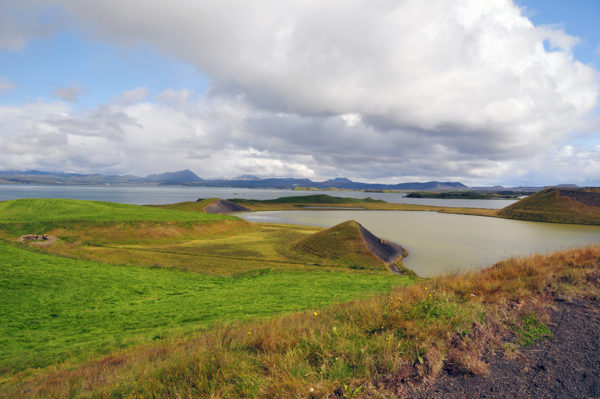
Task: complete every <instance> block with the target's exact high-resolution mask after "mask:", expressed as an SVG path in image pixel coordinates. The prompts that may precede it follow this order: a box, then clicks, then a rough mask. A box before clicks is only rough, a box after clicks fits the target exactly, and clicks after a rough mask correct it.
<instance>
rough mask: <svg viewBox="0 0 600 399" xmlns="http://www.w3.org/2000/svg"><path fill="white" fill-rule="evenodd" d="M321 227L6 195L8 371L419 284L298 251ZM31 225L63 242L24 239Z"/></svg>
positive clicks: (4, 356) (1, 265)
mask: <svg viewBox="0 0 600 399" xmlns="http://www.w3.org/2000/svg"><path fill="white" fill-rule="evenodd" d="M317 231H318V229H315V228H310V227H301V226H285V225H267V224H265V225H260V224H258V225H255V224H250V223H248V222H245V221H243V220H240V219H237V218H234V217H230V216H219V215H209V214H204V213H198V212H189V211H178V210H165V209H157V208H151V207H143V206H133V205H132V206H129V205H119V204H110V203H102V202H92V201H75V200H17V201H7V202H2V203H0V237H2V238H3V239H4V241H0V275H1V276H2V278H1V280H0V297H1V298H2V305H3V306H2V307H1V308H0V337H1V338H0V371H1V373H2V375H4V377H6V376H10V374H11V373H13V372H14V371H15V370H20V369H24V370H26V369H29V370H30V369H31V368H35V367H46V366H48V365H52V364H58V363H60V362H63V361H66V362H71V363H72V362H78V361H81V360H82V359H86V358H88V357H90V356H92V357H93V356H98V355H100V354H106V353H109V352H111V351H114V350H119V349H121V348H125V347H130V346H132V345H138V344H142V343H147V342H152V341H153V340H161V339H163V338H164V337H172V336H181V335H182V334H187V333H190V332H193V331H197V330H199V329H203V328H207V327H210V326H212V325H214V324H215V323H219V324H220V325H223V324H224V323H231V322H234V321H240V320H249V319H256V318H263V317H267V316H271V315H275V314H280V313H287V312H292V311H298V310H303V309H317V308H321V307H324V306H327V305H330V304H332V303H338V302H343V301H347V300H349V299H353V298H358V297H361V296H364V295H372V294H374V293H379V292H382V291H386V290H389V289H390V288H391V287H392V286H395V285H402V284H408V283H411V282H413V281H415V279H413V278H410V277H398V276H393V275H391V274H390V273H389V272H386V271H385V270H382V271H381V272H365V271H360V270H352V269H349V268H348V267H347V266H348V265H346V264H345V263H343V262H340V261H339V260H336V259H322V260H319V259H315V258H314V257H311V256H307V255H305V254H303V253H301V252H299V251H294V250H293V249H292V243H294V242H295V241H297V240H298V239H301V238H303V237H306V236H308V235H311V234H314V233H315V232H317ZM24 233H46V234H50V235H51V236H55V237H57V240H56V241H54V242H52V244H51V245H43V246H42V245H37V243H29V242H21V243H20V242H17V238H18V236H19V234H24ZM59 255H60V256H59Z"/></svg>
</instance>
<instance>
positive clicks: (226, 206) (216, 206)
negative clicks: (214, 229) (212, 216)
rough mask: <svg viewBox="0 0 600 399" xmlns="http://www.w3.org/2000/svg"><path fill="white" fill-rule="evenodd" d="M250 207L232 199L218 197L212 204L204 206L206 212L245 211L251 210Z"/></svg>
mask: <svg viewBox="0 0 600 399" xmlns="http://www.w3.org/2000/svg"><path fill="white" fill-rule="evenodd" d="M249 210H250V209H249V208H246V207H245V206H242V205H239V204H235V203H233V202H230V201H226V200H222V199H218V200H216V201H215V202H213V203H212V204H210V205H207V206H206V207H205V208H204V212H206V213H232V212H244V211H249Z"/></svg>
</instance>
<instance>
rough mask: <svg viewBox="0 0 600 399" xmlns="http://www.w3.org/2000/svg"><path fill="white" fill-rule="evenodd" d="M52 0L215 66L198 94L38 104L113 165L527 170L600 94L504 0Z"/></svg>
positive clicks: (367, 171)
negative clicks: (68, 106) (84, 107)
mask: <svg viewBox="0 0 600 399" xmlns="http://www.w3.org/2000/svg"><path fill="white" fill-rule="evenodd" d="M55 4H59V5H61V6H62V7H64V8H65V9H66V10H67V11H68V12H69V13H70V14H71V15H72V16H73V18H75V19H76V20H77V21H78V23H79V25H80V28H81V29H89V31H90V32H91V33H92V34H94V35H96V37H99V38H102V39H103V40H110V41H112V42H114V43H118V44H120V45H124V46H135V45H137V44H150V45H152V46H154V47H155V48H157V49H158V50H159V51H160V52H162V53H165V54H170V55H172V56H175V57H177V58H179V59H181V60H184V61H186V62H188V63H190V64H192V65H195V66H196V67H197V68H198V70H200V71H201V72H202V73H203V74H206V75H208V76H209V77H210V79H211V85H210V89H209V91H208V93H207V94H206V95H196V94H194V93H193V92H191V91H189V90H186V89H182V90H167V91H165V92H164V93H161V94H159V95H157V96H156V97H155V98H154V99H149V98H148V93H147V90H146V89H145V88H143V87H142V88H137V89H134V90H132V91H130V92H127V93H124V94H123V95H122V97H121V98H120V99H118V100H115V101H113V102H112V103H110V104H104V105H101V106H99V107H98V108H97V109H94V110H88V111H87V112H86V113H77V112H74V111H73V110H69V112H67V114H68V116H67V117H65V118H58V117H55V116H54V117H52V116H50V115H48V116H47V119H46V121H45V123H46V124H47V126H49V128H51V130H52V132H54V133H55V134H58V135H60V134H63V135H66V137H67V139H68V141H69V143H70V144H69V145H70V147H69V150H70V151H73V153H77V151H78V150H77V148H82V149H83V148H87V149H88V151H92V152H95V151H99V150H100V149H102V150H103V151H105V152H106V153H107V154H112V155H111V156H110V159H111V160H113V161H114V166H113V168H114V169H119V170H122V171H124V172H136V173H149V172H155V171H162V170H165V169H175V168H183V167H189V168H190V169H193V170H195V171H197V172H198V173H199V174H200V175H202V176H206V177H210V176H217V175H239V174H257V175H273V174H275V175H279V174H293V175H296V176H301V175H304V176H313V177H332V176H340V175H345V176H348V177H351V178H359V179H374V180H380V181H381V180H388V181H390V180H392V181H393V180H405V179H419V180H425V179H431V178H439V179H442V178H443V179H454V178H456V179H457V180H463V181H466V182H475V183H477V182H498V181H500V182H502V180H503V179H505V180H506V179H512V180H515V179H521V180H522V181H526V180H527V179H528V178H529V177H528V176H530V175H528V174H527V169H526V168H527V167H531V168H532V170H533V171H535V170H538V169H537V168H538V165H539V163H538V161H536V160H545V161H547V162H549V165H552V167H556V168H565V166H564V165H565V164H564V162H563V163H561V162H558V161H557V162H554V161H553V160H555V159H562V158H560V157H561V156H563V155H560V154H561V153H560V152H559V149H560V148H561V147H563V146H564V145H565V140H567V136H566V135H567V134H568V133H569V132H570V131H573V130H574V129H576V128H577V127H578V126H580V125H582V123H584V120H585V118H586V115H588V113H589V112H590V111H591V110H593V109H594V107H596V106H597V99H598V94H599V92H600V87H599V86H600V85H599V75H598V71H596V70H595V69H593V67H592V66H590V65H584V64H582V63H580V62H578V61H576V60H575V59H574V56H573V53H572V47H573V46H574V45H575V44H576V42H577V39H576V38H574V37H572V36H570V35H568V34H567V33H565V32H564V31H563V30H561V29H558V28H556V27H552V26H541V27H536V26H535V25H533V24H532V23H531V21H530V20H528V19H527V18H526V17H525V16H524V15H523V14H522V11H521V10H520V9H519V8H518V7H517V6H515V5H514V4H513V2H512V1H510V0H490V1H485V2H483V1H473V0H459V1H452V2H450V1H447V0H432V1H428V2H423V1H418V0H404V1H397V0H383V1H377V2H374V1H368V0H331V1H327V2H310V1H304V0H290V1H285V2H282V1H278V0H262V1H257V2H246V1H242V0H222V1H219V2H198V1H193V0H174V1H172V2H168V3H167V2H161V1H147V2H144V4H143V5H140V3H139V2H136V1H133V0H125V1H123V0H120V1H116V0H114V1H113V0H106V1H102V2H81V1H77V0H56V1H55ZM173 27H177V28H176V29H174V28H173ZM75 140H77V145H78V146H79V147H73V146H72V145H71V143H75ZM567 144H568V143H567ZM588 150H589V148H587V149H586V148H579V149H578V148H577V147H574V149H573V153H572V155H570V156H571V157H576V156H577V154H583V153H587V152H589V151H588ZM592 154H593V152H592ZM65 156H66V155H65ZM69 159H70V160H71V161H70V162H73V163H75V162H79V161H76V160H75V158H73V157H72V156H71V158H69ZM580 159H583V161H581V162H583V163H585V162H588V163H589V162H591V159H592V158H591V157H590V156H588V157H587V158H586V157H582V158H581V157H580ZM539 162H541V161H539ZM578 162H579V161H578ZM579 165H580V166H581V164H579ZM81 167H82V168H83V167H86V166H85V165H83V164H82V165H81ZM236 168H238V169H239V168H242V169H244V170H236ZM565 170H567V169H565ZM569 170H571V169H569ZM536 173H537V172H531V176H534V175H535V176H537V177H538V178H539V179H543V178H545V179H553V175H554V173H553V171H551V170H545V171H544V170H542V171H541V172H540V173H539V174H536ZM512 176H518V177H517V178H515V179H513V178H512ZM588 178H589V179H594V177H593V176H591V175H590V176H589V177H588ZM596 179H597V178H596ZM541 183H542V182H540V184H541Z"/></svg>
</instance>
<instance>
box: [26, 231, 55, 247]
mask: <svg viewBox="0 0 600 399" xmlns="http://www.w3.org/2000/svg"><path fill="white" fill-rule="evenodd" d="M56 240H58V238H57V237H55V236H51V235H48V234H26V235H24V236H21V237H19V238H18V239H17V241H19V242H28V243H30V244H34V245H40V246H46V245H50V244H52V243H53V242H54V241H56Z"/></svg>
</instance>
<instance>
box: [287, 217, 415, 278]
mask: <svg viewBox="0 0 600 399" xmlns="http://www.w3.org/2000/svg"><path fill="white" fill-rule="evenodd" d="M293 249H294V250H296V251H298V252H301V253H303V254H306V255H312V256H315V257H318V258H328V259H335V260H336V261H338V262H339V261H341V263H345V264H347V265H348V266H350V267H357V268H366V269H383V268H387V267H388V266H387V265H388V264H393V263H395V262H396V261H397V260H400V261H401V260H402V257H403V256H405V255H406V251H405V250H404V248H402V247H400V246H399V245H396V244H393V243H389V242H386V241H384V240H381V239H379V238H377V237H375V236H374V235H373V234H372V233H371V232H369V231H368V230H367V229H365V228H364V227H363V226H362V225H360V224H359V223H358V222H356V221H354V220H349V221H347V222H343V223H340V224H338V225H336V226H333V227H331V228H329V229H327V230H323V231H320V232H318V233H316V234H313V235H310V236H308V237H306V238H303V239H301V240H300V241H298V242H296V243H295V244H294V246H293ZM394 271H397V270H396V269H394Z"/></svg>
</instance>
